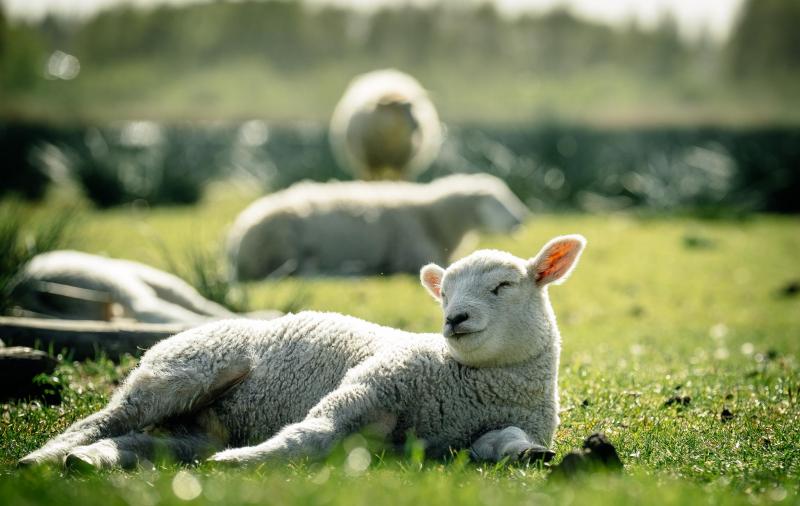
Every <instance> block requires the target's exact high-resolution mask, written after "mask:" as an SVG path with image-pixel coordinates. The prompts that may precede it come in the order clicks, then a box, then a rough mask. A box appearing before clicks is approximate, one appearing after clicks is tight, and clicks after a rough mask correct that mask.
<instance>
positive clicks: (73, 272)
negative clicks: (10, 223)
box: [12, 251, 234, 323]
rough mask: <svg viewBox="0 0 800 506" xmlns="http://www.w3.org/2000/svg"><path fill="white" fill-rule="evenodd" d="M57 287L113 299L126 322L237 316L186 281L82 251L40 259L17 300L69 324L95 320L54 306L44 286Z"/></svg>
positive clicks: (28, 270)
mask: <svg viewBox="0 0 800 506" xmlns="http://www.w3.org/2000/svg"><path fill="white" fill-rule="evenodd" d="M43 283H57V284H60V285H69V286H73V287H77V288H83V289H89V290H96V291H100V292H105V293H108V294H109V295H110V299H111V300H110V302H112V303H113V304H116V305H118V306H119V307H121V308H122V311H123V314H122V316H124V317H128V318H133V319H135V320H137V321H140V322H147V323H199V322H202V321H203V320H207V319H209V318H210V317H215V318H232V317H233V316H234V313H232V312H230V311H228V310H227V309H225V308H224V307H222V306H220V305H219V304H216V303H214V302H212V301H210V300H207V299H205V298H204V297H203V296H202V295H200V294H199V293H197V291H196V290H195V289H194V288H192V287H191V286H190V285H189V284H188V283H186V282H185V281H183V280H182V279H180V278H178V277H176V276H173V275H172V274H168V273H166V272H163V271H160V270H158V269H154V268H153V267H149V266H147V265H144V264H140V263H138V262H133V261H129V260H119V259H113V258H106V257H102V256H98V255H90V254H88V253H81V252H78V251H51V252H48V253H43V254H40V255H37V256H35V257H34V258H33V259H32V260H31V261H30V262H28V264H27V265H25V266H24V267H23V269H22V271H21V273H20V275H19V276H18V277H17V279H16V280H15V282H14V288H13V292H12V297H13V298H14V299H15V300H16V301H17V302H18V303H19V304H20V305H22V306H23V307H25V308H26V309H30V310H32V311H36V312H38V313H44V314H47V315H50V316H55V317H60V318H67V319H91V317H90V316H88V315H87V314H86V313H85V310H86V308H85V307H82V306H79V305H64V306H60V307H56V306H53V305H52V304H50V303H48V301H47V300H44V299H42V297H41V293H40V286H41V285H42V284H43Z"/></svg>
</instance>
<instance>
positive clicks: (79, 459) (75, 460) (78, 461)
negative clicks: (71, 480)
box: [64, 453, 98, 474]
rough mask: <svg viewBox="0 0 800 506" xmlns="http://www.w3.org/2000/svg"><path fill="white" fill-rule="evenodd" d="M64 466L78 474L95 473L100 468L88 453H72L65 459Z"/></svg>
mask: <svg viewBox="0 0 800 506" xmlns="http://www.w3.org/2000/svg"><path fill="white" fill-rule="evenodd" d="M64 466H65V467H66V468H67V470H68V471H70V472H73V473H78V474H88V473H93V472H95V471H97V470H98V466H97V465H96V464H95V463H94V462H93V461H92V459H91V458H90V457H89V456H88V455H81V454H79V453H70V454H69V455H67V458H66V459H65V460H64Z"/></svg>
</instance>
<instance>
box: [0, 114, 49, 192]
mask: <svg viewBox="0 0 800 506" xmlns="http://www.w3.org/2000/svg"><path fill="white" fill-rule="evenodd" d="M53 135H55V131H54V130H53V129H51V128H48V127H46V126H43V125H38V124H31V123H13V122H12V123H7V122H0V178H2V181H3V183H2V184H0V196H3V195H5V194H9V193H11V194H16V195H18V196H20V197H23V198H25V199H29V200H30V199H39V198H41V197H42V196H43V195H44V191H45V187H46V185H47V182H48V180H49V178H48V176H47V174H46V173H45V171H44V170H42V167H41V166H40V165H38V164H37V163H35V160H34V153H33V152H34V148H36V147H37V146H39V145H41V144H42V143H44V142H47V141H49V140H51V139H52V137H53Z"/></svg>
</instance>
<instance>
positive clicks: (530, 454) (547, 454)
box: [519, 446, 556, 464]
mask: <svg viewBox="0 0 800 506" xmlns="http://www.w3.org/2000/svg"><path fill="white" fill-rule="evenodd" d="M555 456H556V453H555V452H554V451H553V450H550V449H549V448H545V447H544V446H532V447H530V448H528V449H527V450H523V452H522V453H520V454H519V461H520V462H523V463H526V464H535V463H537V462H550V461H551V460H553V457H555Z"/></svg>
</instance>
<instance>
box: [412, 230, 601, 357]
mask: <svg viewBox="0 0 800 506" xmlns="http://www.w3.org/2000/svg"><path fill="white" fill-rule="evenodd" d="M585 244H586V240H585V239H584V238H583V237H582V236H580V235H567V236H561V237H556V238H555V239H553V240H551V241H550V242H548V243H547V244H546V245H545V246H544V247H543V248H542V250H541V251H540V252H539V254H537V255H536V256H535V257H533V258H531V259H529V260H524V259H522V258H517V257H515V256H514V255H511V254H510V253H505V252H502V251H496V250H481V251H476V252H475V253H473V254H471V255H469V256H467V257H465V258H463V259H461V260H459V261H457V262H455V263H453V264H452V265H451V266H450V267H448V268H447V269H446V270H445V269H442V268H441V267H439V266H438V265H436V264H428V265H426V266H425V267H423V268H422V270H421V272H420V278H421V280H422V284H423V286H425V288H426V289H427V290H428V292H430V294H431V295H432V296H433V297H434V298H435V299H436V300H438V301H439V302H440V303H441V304H442V309H443V311H444V328H443V331H442V333H443V334H444V337H445V339H446V341H447V346H448V348H449V350H450V353H451V354H452V355H453V357H454V358H455V359H456V360H458V361H459V362H461V363H462V364H465V365H469V366H475V367H491V366H502V365H509V364H513V363H517V362H522V361H524V360H526V359H528V358H530V357H532V356H535V355H538V354H539V353H540V352H541V351H543V350H545V349H546V348H547V347H548V346H552V345H553V344H554V343H555V342H557V341H558V339H559V334H558V328H557V327H556V320H555V316H554V314H553V310H552V308H551V306H550V301H549V298H548V295H547V287H548V285H549V284H550V283H556V284H558V283H560V282H562V281H563V280H565V279H566V278H567V276H568V275H569V274H570V272H571V271H572V269H573V268H574V267H575V265H576V264H577V261H578V258H579V257H580V254H581V251H582V250H583V247H584V245H585Z"/></svg>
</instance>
